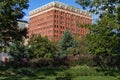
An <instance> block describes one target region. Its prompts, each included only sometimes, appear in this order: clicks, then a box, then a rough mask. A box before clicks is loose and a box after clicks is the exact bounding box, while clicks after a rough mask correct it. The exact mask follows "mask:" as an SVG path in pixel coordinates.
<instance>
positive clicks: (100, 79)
mask: <svg viewBox="0 0 120 80" xmlns="http://www.w3.org/2000/svg"><path fill="white" fill-rule="evenodd" d="M18 79H19V80H119V79H117V78H115V77H112V76H78V77H75V78H61V79H60V78H56V77H55V76H47V77H15V76H11V77H0V80H18Z"/></svg>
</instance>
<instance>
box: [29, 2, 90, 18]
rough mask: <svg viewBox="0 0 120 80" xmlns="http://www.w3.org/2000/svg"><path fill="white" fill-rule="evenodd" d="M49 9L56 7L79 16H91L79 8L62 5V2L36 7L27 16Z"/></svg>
mask: <svg viewBox="0 0 120 80" xmlns="http://www.w3.org/2000/svg"><path fill="white" fill-rule="evenodd" d="M50 7H58V8H62V9H66V10H69V11H73V12H75V13H79V14H81V13H84V14H86V15H87V16H91V13H89V12H87V11H85V10H80V9H79V8H76V7H74V6H70V5H67V4H64V3H62V2H58V1H54V2H50V3H48V4H46V5H43V6H41V7H38V8H36V9H34V10H32V11H30V12H29V14H30V15H32V14H36V13H38V12H40V11H43V10H45V9H48V8H50Z"/></svg>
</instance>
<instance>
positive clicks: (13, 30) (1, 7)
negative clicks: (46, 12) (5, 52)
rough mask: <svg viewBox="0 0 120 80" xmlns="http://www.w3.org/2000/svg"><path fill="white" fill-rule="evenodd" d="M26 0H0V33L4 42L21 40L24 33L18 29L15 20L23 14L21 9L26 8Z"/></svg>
mask: <svg viewBox="0 0 120 80" xmlns="http://www.w3.org/2000/svg"><path fill="white" fill-rule="evenodd" d="M28 1H29V0H0V34H1V35H2V36H3V37H2V40H3V41H4V42H7V41H9V40H13V41H16V40H21V39H22V36H23V35H25V34H26V33H25V34H23V33H22V32H21V31H20V30H18V25H17V20H18V19H22V18H23V16H24V15H25V13H24V12H23V10H24V9H27V8H28V6H29V5H28Z"/></svg>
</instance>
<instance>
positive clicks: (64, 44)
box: [57, 30, 77, 57]
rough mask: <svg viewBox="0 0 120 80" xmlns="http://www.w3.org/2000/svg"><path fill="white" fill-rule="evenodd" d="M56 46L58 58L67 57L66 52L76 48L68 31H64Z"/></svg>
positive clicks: (75, 43) (74, 41)
mask: <svg viewBox="0 0 120 80" xmlns="http://www.w3.org/2000/svg"><path fill="white" fill-rule="evenodd" d="M57 46H58V56H60V57H63V56H66V55H67V50H71V49H75V48H76V47H77V42H76V40H75V39H74V38H73V36H72V34H71V33H70V32H69V30H66V31H65V33H64V34H63V36H62V38H61V40H60V41H59V43H58V45H57ZM71 51H73V50H71Z"/></svg>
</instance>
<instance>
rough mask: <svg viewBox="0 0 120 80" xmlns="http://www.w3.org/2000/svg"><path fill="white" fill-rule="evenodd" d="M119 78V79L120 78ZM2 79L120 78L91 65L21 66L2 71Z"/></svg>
mask: <svg viewBox="0 0 120 80" xmlns="http://www.w3.org/2000/svg"><path fill="white" fill-rule="evenodd" d="M118 78H119V79H118ZM0 80H120V77H119V75H118V77H113V76H105V75H104V73H103V72H98V71H97V70H96V68H94V67H90V66H86V65H84V66H75V67H69V68H67V67H64V66H61V67H43V68H19V69H13V68H11V69H7V70H5V69H4V70H3V71H2V70H1V71H0Z"/></svg>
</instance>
